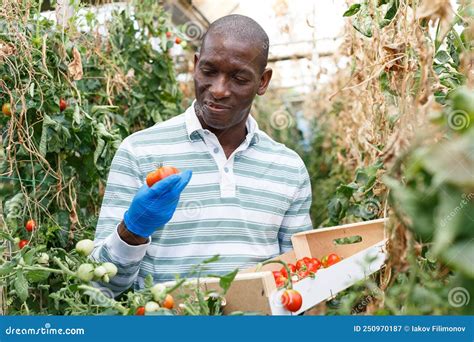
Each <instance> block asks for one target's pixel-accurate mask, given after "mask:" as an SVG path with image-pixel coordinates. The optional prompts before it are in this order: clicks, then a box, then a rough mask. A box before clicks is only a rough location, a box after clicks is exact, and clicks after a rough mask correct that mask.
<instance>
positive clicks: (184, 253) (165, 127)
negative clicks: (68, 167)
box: [93, 15, 311, 294]
mask: <svg viewBox="0 0 474 342" xmlns="http://www.w3.org/2000/svg"><path fill="white" fill-rule="evenodd" d="M268 46H269V41H268V37H267V35H266V33H265V31H264V30H263V29H262V28H261V27H260V25H258V24H257V23H256V22H255V21H254V20H252V19H250V18H248V17H245V16H241V15H229V16H226V17H223V18H221V19H219V20H217V21H215V22H214V23H213V24H212V25H211V26H210V27H209V30H208V31H207V32H206V34H205V36H204V37H203V40H202V45H201V49H200V52H199V53H198V54H196V55H195V57H194V62H195V70H194V81H195V92H196V100H195V101H194V103H193V104H192V105H191V107H189V108H188V109H187V110H186V112H185V113H183V114H181V115H179V116H177V117H174V118H172V119H170V120H168V121H166V122H162V123H159V124H157V125H155V126H153V127H151V128H148V129H145V130H143V131H140V132H137V133H134V134H132V135H131V136H129V137H127V138H126V139H125V140H124V141H123V143H122V144H121V146H120V148H119V149H118V151H117V153H116V155H115V157H114V160H113V162H112V166H111V169H110V174H109V178H108V182H107V188H106V192H105V196H104V200H103V204H102V209H101V212H100V217H99V222H98V225H97V231H96V238H95V243H96V248H95V250H94V253H93V256H94V258H95V259H97V260H101V261H110V262H113V263H114V264H116V265H117V266H118V269H119V272H118V275H117V276H116V277H114V278H113V279H112V280H111V282H110V284H109V285H107V286H108V287H109V288H110V289H111V290H113V291H114V292H115V293H117V294H119V293H120V292H123V291H124V290H126V289H128V288H129V287H130V286H132V285H133V287H134V288H135V289H138V288H142V287H143V286H144V278H145V276H146V275H147V274H150V273H151V274H152V275H153V277H154V281H155V282H162V281H167V280H173V279H175V275H180V276H181V277H185V276H186V275H187V274H188V273H189V271H190V270H191V268H192V266H193V265H196V264H198V263H200V262H202V261H203V260H206V259H208V258H210V257H212V256H213V255H216V254H219V255H220V259H219V261H217V262H215V263H210V264H208V265H207V266H208V269H209V272H210V273H213V274H215V273H219V274H223V273H226V272H230V271H232V270H234V269H235V268H237V267H239V268H246V267H250V266H252V265H255V264H256V263H258V262H261V261H263V260H266V259H269V258H271V257H274V256H276V255H278V254H281V253H283V252H285V251H288V250H290V249H291V248H292V246H291V241H290V237H291V235H292V234H294V233H296V232H299V231H303V230H308V229H311V220H310V218H309V208H310V205H311V186H310V181H309V177H308V172H307V170H306V168H305V166H304V163H303V161H302V160H301V158H300V157H299V156H298V155H297V154H296V153H295V152H293V151H291V150H289V149H288V148H286V147H285V146H284V145H282V144H279V143H276V142H275V141H273V140H272V139H271V138H270V137H269V136H268V135H266V134H265V133H263V132H262V131H260V130H259V129H258V127H257V123H256V121H255V120H254V119H253V118H252V116H250V115H249V113H250V108H251V106H252V101H253V99H254V97H255V96H256V95H260V96H261V95H263V94H264V93H265V91H266V90H267V87H268V84H269V82H270V79H271V76H272V70H271V69H270V68H266V64H267V58H268ZM158 164H162V165H169V166H175V167H177V168H178V169H180V170H181V171H182V172H181V173H180V174H178V175H172V176H170V177H167V178H165V179H164V180H162V181H160V182H158V183H155V184H154V185H153V186H152V187H151V188H149V187H148V186H147V185H146V184H145V177H146V175H147V173H149V172H150V171H152V170H154V169H155V168H156V166H157V165H158ZM191 174H192V176H191Z"/></svg>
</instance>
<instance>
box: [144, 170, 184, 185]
mask: <svg viewBox="0 0 474 342" xmlns="http://www.w3.org/2000/svg"><path fill="white" fill-rule="evenodd" d="M176 173H179V170H178V169H177V168H175V167H173V166H163V167H160V168H158V169H156V170H155V171H152V172H150V173H149V174H148V175H147V176H146V184H147V185H148V186H149V187H152V186H153V184H155V183H156V182H159V181H160V180H162V179H164V178H166V177H168V176H171V175H174V174H176Z"/></svg>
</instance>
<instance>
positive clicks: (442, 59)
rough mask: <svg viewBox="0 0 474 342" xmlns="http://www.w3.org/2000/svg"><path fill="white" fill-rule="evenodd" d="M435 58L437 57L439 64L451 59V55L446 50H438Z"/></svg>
mask: <svg viewBox="0 0 474 342" xmlns="http://www.w3.org/2000/svg"><path fill="white" fill-rule="evenodd" d="M435 59H437V60H438V61H439V62H440V63H441V64H444V63H447V62H448V61H449V60H450V59H451V57H450V56H449V54H448V53H447V52H446V51H444V50H439V51H438V52H437V53H436V55H435Z"/></svg>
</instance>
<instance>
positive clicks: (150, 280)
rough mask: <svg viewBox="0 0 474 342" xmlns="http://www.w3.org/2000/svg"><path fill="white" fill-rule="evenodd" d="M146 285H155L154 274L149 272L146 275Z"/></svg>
mask: <svg viewBox="0 0 474 342" xmlns="http://www.w3.org/2000/svg"><path fill="white" fill-rule="evenodd" d="M145 287H146V288H150V287H153V276H152V275H151V274H150V273H148V274H147V276H146V277H145Z"/></svg>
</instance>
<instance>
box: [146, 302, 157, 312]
mask: <svg viewBox="0 0 474 342" xmlns="http://www.w3.org/2000/svg"><path fill="white" fill-rule="evenodd" d="M159 309H160V306H159V305H158V303H157V302H153V301H150V302H147V303H146V304H145V312H155V311H158V310H159Z"/></svg>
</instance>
